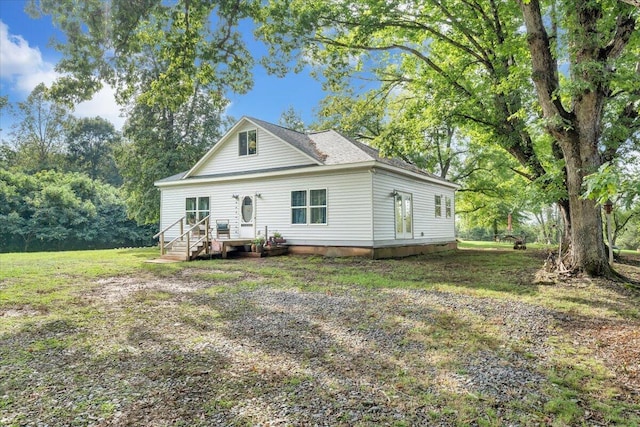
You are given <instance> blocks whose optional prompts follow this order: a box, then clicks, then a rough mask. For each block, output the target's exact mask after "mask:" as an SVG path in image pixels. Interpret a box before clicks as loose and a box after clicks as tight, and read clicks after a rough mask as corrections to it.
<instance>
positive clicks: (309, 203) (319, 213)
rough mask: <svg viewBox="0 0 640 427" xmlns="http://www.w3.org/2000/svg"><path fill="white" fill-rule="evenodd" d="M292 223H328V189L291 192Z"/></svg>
mask: <svg viewBox="0 0 640 427" xmlns="http://www.w3.org/2000/svg"><path fill="white" fill-rule="evenodd" d="M291 223H292V224H326V223H327V190H326V189H319V190H298V191H292V192H291Z"/></svg>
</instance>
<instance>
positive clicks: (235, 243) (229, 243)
mask: <svg viewBox="0 0 640 427" xmlns="http://www.w3.org/2000/svg"><path fill="white" fill-rule="evenodd" d="M251 242H253V239H218V240H214V241H213V244H214V245H215V244H216V243H219V244H220V245H221V247H220V253H221V254H222V258H226V257H227V254H228V252H229V248H239V247H241V246H244V245H250V244H251ZM213 252H214V253H215V252H216V251H215V250H214V251H213Z"/></svg>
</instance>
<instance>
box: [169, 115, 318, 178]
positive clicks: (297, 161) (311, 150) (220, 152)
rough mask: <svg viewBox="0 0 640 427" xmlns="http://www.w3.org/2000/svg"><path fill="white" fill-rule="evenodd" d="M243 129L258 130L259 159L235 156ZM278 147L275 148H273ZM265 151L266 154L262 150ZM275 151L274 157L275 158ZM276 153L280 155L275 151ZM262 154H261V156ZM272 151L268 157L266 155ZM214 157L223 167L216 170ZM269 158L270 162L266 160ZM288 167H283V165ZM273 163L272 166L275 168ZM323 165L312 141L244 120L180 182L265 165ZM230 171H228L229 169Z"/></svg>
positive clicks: (228, 132) (257, 122) (255, 121)
mask: <svg viewBox="0 0 640 427" xmlns="http://www.w3.org/2000/svg"><path fill="white" fill-rule="evenodd" d="M246 129H256V130H258V134H259V138H258V155H256V156H253V155H252V156H246V157H245V156H240V157H239V156H238V155H237V145H236V144H237V138H236V135H237V134H238V133H239V132H241V131H243V130H246ZM276 146H277V147H276ZM265 149H267V150H265ZM274 150H275V151H277V154H279V155H277V154H274ZM278 150H279V151H278ZM260 151H262V152H260ZM269 151H271V153H269ZM217 156H224V157H225V158H224V162H223V163H224V164H218V165H217V166H218V167H217V168H216V167H215V165H213V164H212V162H215V161H216V157H217ZM269 156H271V158H269ZM287 162H288V163H289V164H286V163H287ZM274 163H275V164H274ZM319 164H322V155H321V153H320V152H319V151H318V150H316V149H315V145H314V144H313V141H311V140H310V139H309V138H308V137H307V136H306V135H305V134H303V133H300V132H296V131H293V130H290V129H286V128H283V127H280V126H277V125H273V124H271V123H267V122H264V121H262V120H258V119H254V118H251V117H243V118H242V119H240V120H239V121H238V122H237V123H236V124H235V125H233V126H232V127H231V129H229V131H227V133H225V134H224V136H223V137H222V138H220V140H219V141H218V142H217V143H216V144H215V145H214V146H213V147H211V149H210V150H209V151H207V153H206V154H205V155H204V156H202V158H201V159H200V160H199V161H198V162H197V163H196V164H195V165H194V166H193V167H192V168H191V169H190V170H189V171H188V172H187V173H186V174H185V175H184V177H183V178H182V179H187V178H190V177H195V176H200V175H210V174H212V173H217V172H218V170H216V171H214V170H212V169H213V168H215V169H219V168H220V167H221V166H222V168H223V169H222V170H220V172H231V171H232V170H233V171H238V170H247V171H249V170H252V169H256V170H258V169H262V168H264V167H266V166H267V165H270V166H275V167H283V166H292V167H297V166H300V165H306V166H308V165H319ZM230 168H231V169H230Z"/></svg>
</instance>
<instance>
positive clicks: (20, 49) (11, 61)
mask: <svg viewBox="0 0 640 427" xmlns="http://www.w3.org/2000/svg"><path fill="white" fill-rule="evenodd" d="M0 47H1V49H0V77H2V78H12V77H13V76H16V75H21V74H25V73H30V72H32V71H33V70H34V69H37V68H39V67H40V66H41V65H42V64H43V61H42V54H41V53H40V49H38V48H32V47H30V46H29V43H28V42H27V41H26V40H25V39H24V38H22V36H16V35H11V34H9V27H8V26H7V24H5V23H4V22H2V21H0Z"/></svg>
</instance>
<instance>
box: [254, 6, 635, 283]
mask: <svg viewBox="0 0 640 427" xmlns="http://www.w3.org/2000/svg"><path fill="white" fill-rule="evenodd" d="M639 15H640V11H639V10H638V9H637V8H634V7H632V6H630V5H629V4H626V3H624V2H620V1H614V0H603V1H598V2H595V1H593V2H582V1H573V0H565V1H554V2H544V3H541V2H539V1H537V0H530V1H526V2H523V1H520V2H495V1H489V2H481V1H468V0H433V1H426V2H421V3H413V2H386V1H385V2H379V1H377V0H361V1H334V0H331V1H329V0H327V1H323V0H320V1H314V2H306V1H303V0H272V1H270V2H269V6H268V8H267V9H266V10H265V12H264V13H263V15H262V16H263V22H264V25H263V26H262V27H261V28H260V30H259V33H260V35H261V36H262V37H263V38H264V40H266V41H267V42H268V43H269V44H270V46H271V56H270V60H271V62H272V64H273V67H274V68H278V67H280V68H284V67H286V66H287V64H288V63H289V62H290V61H291V60H292V59H298V60H299V61H309V60H310V61H312V62H313V63H315V64H320V67H321V68H322V72H323V73H324V76H325V77H326V79H327V84H328V86H329V87H338V88H339V87H340V86H341V85H344V84H345V82H349V81H350V80H351V79H352V78H353V76H354V75H356V74H358V75H360V76H363V77H365V78H368V79H375V80H377V81H378V82H379V84H380V87H381V88H382V89H383V90H384V91H386V92H387V93H391V91H395V92H403V93H406V94H408V95H407V98H411V97H413V98H415V99H421V100H427V101H426V102H425V104H424V107H423V108H422V109H421V112H420V114H419V116H418V117H419V118H418V120H419V121H422V122H423V123H424V122H427V123H429V122H433V121H434V120H435V119H437V118H438V117H446V118H447V120H448V121H449V122H450V123H454V124H455V125H456V126H461V127H464V128H465V129H467V131H468V132H474V133H475V134H476V135H484V140H485V142H486V143H487V144H491V145H495V146H498V147H500V148H502V149H503V150H505V151H506V152H508V153H510V155H512V156H513V158H514V159H516V160H517V162H518V163H519V168H518V169H517V170H515V172H517V173H519V174H520V175H522V176H524V177H526V178H527V179H529V180H530V181H531V182H533V183H535V184H536V185H539V186H540V188H541V189H545V190H546V189H547V188H550V189H553V190H555V189H562V190H563V191H562V194H558V202H559V203H560V204H561V206H562V208H563V211H564V213H565V219H566V221H565V223H566V225H567V227H568V229H567V237H568V238H569V239H570V243H572V245H571V252H570V253H569V258H570V261H569V262H568V264H570V265H571V266H572V267H573V268H575V269H577V270H582V271H585V272H587V273H590V274H595V275H597V274H606V273H607V272H608V264H607V262H606V256H605V253H604V247H603V245H602V231H601V230H602V227H601V219H600V211H599V206H598V205H597V204H596V203H595V202H594V201H593V200H590V199H588V198H584V197H582V196H583V180H584V177H585V176H587V175H588V174H590V173H594V172H596V171H597V170H598V168H599V166H600V165H601V164H602V163H603V161H604V160H603V159H604V158H606V157H609V158H617V157H619V155H620V153H621V150H622V147H624V146H625V144H628V143H629V142H630V141H632V140H633V138H632V135H634V134H635V133H637V131H638V126H640V120H639V119H638V108H639V107H638V99H639V96H640V93H639V90H638V88H639V87H640V84H639V82H640V75H639V73H638V68H637V61H638V60H637V52H638V49H639V48H640V39H639V36H638V32H637V31H634V29H635V28H636V25H637V19H638V16H639ZM558 165H560V166H559V167H558ZM559 170H560V171H561V173H557V171H559Z"/></svg>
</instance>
